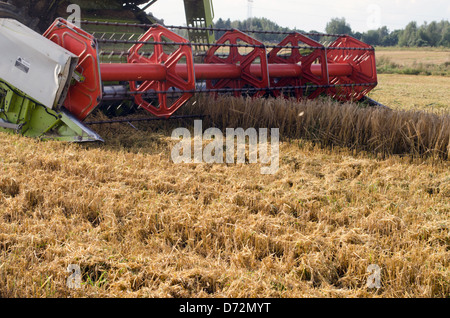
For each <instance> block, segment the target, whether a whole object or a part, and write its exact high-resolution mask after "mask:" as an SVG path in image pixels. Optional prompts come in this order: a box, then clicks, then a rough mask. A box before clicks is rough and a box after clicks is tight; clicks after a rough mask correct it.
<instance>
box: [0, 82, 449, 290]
mask: <svg viewBox="0 0 450 318" xmlns="http://www.w3.org/2000/svg"><path fill="white" fill-rule="evenodd" d="M379 81H380V85H379V87H378V88H377V90H376V91H375V92H374V93H372V94H371V97H372V98H374V99H376V100H379V101H380V102H382V103H385V104H386V105H388V106H391V107H392V108H394V109H395V110H396V111H400V112H401V111H404V110H405V111H406V110H411V109H413V110H417V109H420V110H423V111H431V113H433V114H435V113H436V111H438V112H439V117H432V116H431V115H430V117H426V118H427V120H428V119H429V122H432V123H435V124H436V126H433V127H437V128H436V129H438V128H439V127H441V128H440V129H441V141H439V140H435V141H434V142H435V143H436V147H437V148H438V142H439V145H440V146H442V145H444V147H448V146H447V145H448V140H449V137H448V135H445V134H446V133H447V134H448V130H445V127H448V123H449V121H448V116H449V113H448V112H449V110H450V108H449V107H450V106H449V104H448V101H449V97H450V96H449V95H448V94H449V91H450V90H449V77H431V76H426V77H425V76H412V77H411V76H406V75H387V74H386V75H384V74H382V75H380V76H379ZM209 103H210V104H208V101H207V100H205V99H201V98H200V99H198V101H197V104H195V105H193V106H191V109H192V112H194V113H195V112H197V111H199V109H201V108H202V107H207V105H209V106H210V107H211V108H212V107H217V108H216V109H215V110H211V108H210V110H209V111H210V113H214V112H216V113H219V114H220V113H223V116H220V115H217V114H216V115H217V116H216V117H215V118H214V122H215V124H216V125H218V126H219V127H221V128H222V126H223V125H228V124H229V125H230V126H228V127H239V125H240V124H242V125H244V124H245V123H247V124H249V125H251V120H252V116H256V117H258V116H259V115H260V114H259V113H258V112H257V111H252V112H250V114H249V113H247V115H245V114H242V113H240V111H241V110H240V108H239V107H241V106H240V105H241V104H242V105H244V106H245V105H247V106H248V107H252V105H250V104H251V102H249V101H245V100H231V99H230V100H228V101H225V102H224V101H222V105H219V103H218V102H217V103H215V102H211V101H209ZM227 103H228V104H227ZM271 103H272V104H274V103H277V102H276V101H268V102H267V103H266V104H263V106H264V107H266V106H267V105H268V104H271ZM283 103H284V102H279V104H282V105H284V104H283ZM330 105H331V106H330ZM301 107H304V109H305V112H306V113H305V115H304V116H305V118H310V117H308V116H310V114H309V113H308V111H309V110H311V109H312V107H325V108H323V109H327V108H326V107H334V109H336V108H338V107H342V108H343V109H344V110H345V111H346V113H344V115H345V114H359V112H357V111H356V110H355V109H356V108H355V106H354V105H343V106H342V105H339V104H333V103H331V102H329V101H316V102H307V103H304V104H303V106H301ZM188 108H189V107H188ZM265 109H266V108H265ZM267 109H268V110H271V108H267ZM330 109H332V108H330ZM186 111H189V109H187V110H186ZM321 113H322V114H324V113H326V112H321ZM297 114H298V113H297ZM330 114H331V115H332V114H333V113H332V112H330ZM378 114H379V113H378V112H373V117H371V118H373V120H375V118H379V117H376V116H378ZM299 115H302V116H303V114H302V113H300V114H299ZM299 115H297V116H294V117H295V118H297V119H295V118H294V119H295V120H300V119H298V117H299ZM423 115H424V116H425V113H423ZM96 116H97V118H102V116H103V115H100V114H97V115H96ZM270 116H272V117H270ZM277 116H278V115H276V114H274V113H270V114H269V117H268V118H269V119H270V118H272V119H273V121H274V122H275V123H278V124H279V123H280V122H281V124H282V125H283V126H284V127H292V128H289V129H290V130H288V128H285V130H283V131H291V132H295V129H296V128H295V127H299V126H295V125H294V124H292V126H288V125H287V123H286V118H288V117H277ZM279 116H281V115H279ZM285 116H286V115H285ZM311 116H312V115H311ZM324 116H325V115H324ZM361 116H363V115H362V114H361ZM404 116H405V117H406V119H405V122H408V121H410V122H412V121H413V120H415V118H416V117H415V116H416V114H415V113H407V114H405V115H404ZM445 116H447V117H446V118H447V121H445V119H443V118H445ZM391 117H395V116H394V115H392V116H391ZM277 118H279V119H280V121H277ZM281 118H284V121H281ZM342 118H344V119H342ZM338 119H339V120H340V119H342V120H341V121H342V122H349V119H348V118H346V117H338ZM305 120H306V119H305ZM308 120H309V119H308ZM396 120H400V119H396ZM386 122H388V121H386ZM396 122H397V121H394V119H392V126H395V123H396ZM335 123H336V122H335ZM388 123H391V122H390V121H389V122H388ZM439 123H441V124H439ZM188 124H189V122H170V123H148V124H136V125H135V127H136V128H138V129H139V130H135V129H134V128H133V127H130V126H129V125H126V124H123V125H119V124H112V125H104V126H94V127H93V128H94V129H95V130H96V131H97V132H99V133H100V135H102V136H103V137H104V138H105V143H104V144H100V145H98V144H95V145H74V144H64V143H57V142H38V141H36V140H30V139H26V138H21V137H18V136H10V135H7V134H0V141H1V143H2V145H3V146H2V147H3V151H2V152H1V154H0V162H1V169H2V171H3V173H2V176H1V177H0V297H69V296H70V297H289V298H292V297H449V296H450V266H449V265H450V230H449V228H450V219H449V211H450V170H449V168H450V165H449V161H448V152H447V153H446V154H445V151H446V150H447V151H450V149H444V148H442V149H441V148H439V149H440V150H439V149H438V150H437V151H436V152H435V153H433V152H428V153H427V152H426V151H425V153H420V151H421V149H422V148H421V146H420V144H418V145H410V147H409V148H405V149H409V151H411V153H403V154H399V155H391V154H390V152H395V151H396V150H398V151H399V152H401V150H403V148H402V149H397V148H392V147H390V146H391V145H390V144H389V142H394V141H395V140H397V139H396V138H400V137H401V136H396V135H395V134H394V133H393V132H390V131H381V132H380V134H381V135H382V136H384V138H385V139H382V140H381V139H380V142H379V143H378V144H377V143H376V142H377V140H376V138H375V137H370V136H369V137H366V136H362V135H364V134H365V132H361V136H356V137H355V138H352V140H353V141H354V144H351V143H345V145H344V144H343V145H342V146H340V145H338V144H337V143H336V142H335V139H336V138H337V137H339V135H337V134H334V131H333V130H332V128H329V129H330V133H333V135H328V136H323V135H321V134H320V133H319V132H318V133H317V136H315V137H316V138H317V140H315V139H314V138H312V137H314V136H309V137H311V138H306V137H305V138H303V139H299V138H295V137H293V136H292V135H291V136H289V138H283V134H282V133H281V137H282V143H281V145H280V168H279V170H278V172H276V174H274V175H262V174H260V173H259V171H260V165H259V164H236V165H234V164H182V165H177V164H174V163H173V162H171V159H170V154H171V149H172V147H173V146H174V144H175V143H176V141H173V140H171V138H170V137H171V132H172V130H173V129H175V128H177V127H179V126H185V125H188ZM191 124H192V122H191ZM349 125H352V123H350V124H349ZM355 125H356V123H355ZM439 125H441V126H439ZM374 126H376V127H383V128H384V127H388V126H383V123H382V122H381V121H378V122H377V123H375V124H374ZM225 127H227V126H225ZM302 127H303V126H302ZM364 127H369V126H364ZM412 127H415V129H416V133H417V134H418V133H419V131H418V127H421V126H420V125H417V126H412ZM442 127H443V128H442ZM206 128H207V127H206V124H205V127H204V129H206ZM344 128H345V127H343V128H342V131H344ZM388 128H389V127H388ZM391 128H392V129H393V128H394V127H391ZM430 129H431V128H430ZM321 131H324V130H321ZM373 133H374V134H375V133H377V132H373ZM412 133H413V134H414V131H413V132H412ZM292 134H294V133H292ZM342 134H344V133H342ZM348 134H351V132H348ZM430 134H431V132H430ZM425 135H426V134H424V135H421V136H423V138H424V139H423V140H419V141H420V142H421V143H422V142H423V143H424V142H425V141H424V140H425V137H424V136H425ZM330 136H332V137H333V138H331V137H330ZM374 136H375V135H374ZM364 138H369V140H370V145H373V149H364V147H362V146H363V145H358V144H357V142H358V140H363V141H364V140H365V139H364ZM405 138H410V139H411V140H412V139H413V137H411V136H409V137H408V136H406V135H405ZM445 138H447V139H445ZM446 140H447V143H445V142H446ZM382 149H384V150H385V151H381V150H382ZM371 150H373V151H371ZM70 264H77V265H79V266H80V269H81V274H82V287H81V289H69V288H68V287H67V285H66V280H67V278H68V277H69V275H70V273H68V272H66V269H67V267H68V266H69V265H70ZM372 264H374V265H377V266H379V267H380V268H381V276H380V277H381V288H379V289H377V288H368V287H367V286H366V284H367V281H368V279H369V275H371V273H370V272H368V268H369V266H370V265H372Z"/></svg>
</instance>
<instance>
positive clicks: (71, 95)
mask: <svg viewBox="0 0 450 318" xmlns="http://www.w3.org/2000/svg"><path fill="white" fill-rule="evenodd" d="M7 23H8V25H9V27H8V28H6V27H5V25H6V24H7ZM83 26H86V27H90V28H92V29H95V28H97V29H100V30H102V31H100V32H98V31H96V32H92V34H90V33H88V32H87V31H85V30H83V29H81V28H78V27H77V26H75V25H73V24H71V23H69V22H67V21H66V20H64V19H61V18H58V19H57V20H56V21H55V22H54V23H53V24H52V25H51V26H50V27H49V28H48V30H47V31H46V32H44V34H43V36H39V35H37V34H35V33H33V31H31V30H29V29H28V30H26V29H27V28H26V27H25V26H23V25H21V24H20V23H18V22H15V23H14V24H11V22H10V21H8V20H1V23H0V43H2V42H1V41H6V39H8V41H9V42H8V47H10V48H11V51H10V53H9V54H10V55H11V54H12V55H11V56H10V57H9V58H1V59H0V78H2V80H3V81H4V82H5V83H4V84H5V85H8V87H10V88H11V89H12V88H14V89H16V90H18V91H20V92H22V93H17V92H16V95H19V96H22V95H27V96H29V97H30V98H31V99H32V100H33V101H34V102H35V103H36V105H41V106H40V107H45V112H46V113H49V112H51V111H53V112H56V113H55V114H51V115H49V118H52V117H55V116H56V117H55V118H57V117H58V116H60V114H61V113H64V114H67V113H68V114H70V115H71V116H72V117H73V118H74V119H75V120H76V123H77V126H78V127H80V125H81V126H83V125H82V122H83V121H84V120H85V119H86V118H87V117H88V116H89V114H91V113H92V111H94V110H95V109H96V108H98V107H103V106H104V105H107V104H108V103H112V102H114V101H115V102H120V101H124V100H130V99H131V100H133V102H134V104H135V105H136V107H138V108H142V109H145V110H147V111H148V112H149V113H150V114H151V115H152V116H153V117H156V118H164V119H168V118H170V117H172V116H173V115H174V114H175V113H176V112H177V110H178V109H180V107H182V106H183V105H184V104H186V102H187V101H188V100H189V99H190V98H192V96H194V94H197V93H207V94H212V95H213V96H214V95H217V94H230V95H232V96H250V97H253V98H260V97H268V96H272V97H283V96H284V97H286V98H297V99H303V98H309V99H314V98H318V97H319V96H322V95H328V96H330V97H332V98H334V99H336V100H339V101H352V102H360V101H363V100H365V99H366V96H367V94H368V93H369V92H370V91H371V90H372V89H373V88H374V87H375V86H376V85H377V73H376V65H375V51H374V48H373V47H372V46H370V45H367V44H365V43H363V42H361V41H359V40H356V39H354V38H352V37H350V36H347V35H330V34H315V36H320V37H322V38H324V39H327V40H330V39H333V40H332V41H331V42H330V43H329V45H324V44H323V43H320V42H317V41H315V40H313V39H312V38H310V37H308V34H300V33H297V32H292V33H286V34H285V35H286V37H285V39H284V40H283V41H282V42H281V43H279V44H276V45H275V44H267V43H263V42H261V41H258V40H257V39H256V38H255V37H254V36H252V35H251V34H256V35H257V33H258V32H255V31H251V30H250V31H245V32H243V31H239V30H235V29H229V30H222V29H221V30H220V31H225V33H224V35H223V36H222V37H221V38H220V39H219V40H218V41H216V42H215V43H209V42H190V41H188V40H187V39H185V38H183V37H182V36H181V35H179V33H180V32H179V31H183V30H184V31H185V30H187V31H189V32H196V31H202V32H209V31H218V30H219V29H213V28H200V27H195V26H186V27H174V26H169V27H167V26H162V25H159V24H150V25H148V24H129V23H113V22H99V21H83ZM118 27H120V28H121V29H122V30H126V29H128V28H129V29H133V31H132V32H135V31H136V29H138V30H143V33H142V34H141V35H139V36H135V34H132V35H131V36H130V35H129V33H127V32H126V31H121V32H117V31H112V32H107V31H104V30H105V29H107V28H115V30H117V28H118ZM7 29H8V30H13V31H8V30H7ZM24 30H26V31H24ZM11 32H19V33H20V34H22V33H23V34H33V39H38V38H40V39H39V41H40V42H42V44H41V46H36V45H33V44H31V43H30V44H29V45H27V42H26V41H20V40H19V38H20V37H18V39H17V40H14V37H11V36H10V33H11ZM50 43H51V45H50ZM44 47H45V48H44ZM40 50H41V51H40ZM39 51H40V52H39ZM47 51H51V53H52V54H53V55H56V56H59V55H62V56H64V57H66V60H62V62H61V63H60V64H58V65H59V68H58V71H57V72H56V73H55V68H54V67H53V68H50V67H48V68H47V65H46V64H45V63H44V62H38V61H39V60H37V57H35V56H34V55H36V56H39V55H43V54H45V52H47ZM53 51H54V52H53ZM58 54H59V55H58ZM29 56H33V60H36V61H37V62H36V63H33V64H39V66H37V65H33V67H37V68H38V69H45V71H44V70H43V71H42V74H43V75H44V74H47V73H49V74H50V73H51V74H53V75H54V76H55V78H58V79H59V80H58V81H53V82H52V83H53V91H54V92H56V93H57V94H54V95H55V96H53V95H50V97H49V96H46V97H48V98H50V99H52V98H53V99H54V102H53V104H51V103H48V101H47V99H48V98H44V96H39V95H34V94H33V92H35V91H42V89H44V88H46V87H47V88H48V86H47V85H48V81H45V82H44V81H36V80H35V79H32V78H31V77H30V78H27V77H24V76H22V77H21V78H20V80H19V81H14V80H13V79H12V78H8V77H6V74H3V73H5V72H7V71H6V70H7V69H8V68H10V67H13V65H11V63H19V64H20V62H17V61H18V58H19V57H29ZM30 59H31V57H30ZM26 60H27V59H26V58H24V59H23V62H22V64H23V65H25V66H22V67H26V65H27V64H26V63H27V62H26ZM16 68H17V67H16ZM30 69H31V66H30ZM15 71H16V72H20V66H19V69H16V70H15ZM21 75H22V74H21ZM14 89H13V91H14ZM0 93H1V91H0ZM0 96H1V95H0ZM5 96H6V95H5ZM11 96H12V95H11ZM58 96H59V97H60V98H59V99H61V97H64V98H63V100H59V101H58V102H56V101H55V100H56V99H58ZM6 105H8V103H7V102H6V99H5V98H3V100H2V103H1V104H0V118H3V119H2V120H3V121H2V122H0V127H3V128H4V129H6V130H8V129H10V127H11V126H10V125H16V126H14V127H15V128H16V129H15V130H16V131H17V132H18V133H22V134H25V133H24V131H23V130H21V129H20V127H18V126H20V125H22V126H23V127H25V125H26V123H28V119H27V117H26V116H17V114H15V115H14V114H10V112H11V111H12V112H14V111H15V112H18V111H19V112H20V114H22V113H23V111H22V110H19V108H20V107H16V110H11V109H10V108H11V107H9V108H8V107H7V106H6ZM58 105H59V106H58ZM29 113H30V114H32V113H33V112H32V111H31V110H30V111H29ZM60 124H61V123H59V124H58V125H60ZM52 125H53V126H54V127H53V128H50V129H44V131H42V135H41V136H40V137H41V138H47V137H48V136H53V138H56V139H58V138H59V137H58V133H57V132H56V133H55V129H54V128H55V127H59V126H58V125H55V124H54V123H53V124H52ZM23 127H22V128H23ZM50 132H51V133H50ZM86 133H87V134H88V135H89V136H90V137H88V138H87V137H85V134H86ZM77 134H78V135H77ZM83 134H84V135H83ZM46 136H47V137H46ZM83 136H84V137H83ZM96 139H97V140H98V139H100V137H98V136H96V134H95V133H93V132H92V131H90V130H88V129H86V130H85V132H83V133H82V136H80V135H79V132H77V133H74V138H73V140H74V141H80V140H81V141H90V140H96Z"/></svg>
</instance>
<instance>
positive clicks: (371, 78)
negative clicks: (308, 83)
mask: <svg viewBox="0 0 450 318" xmlns="http://www.w3.org/2000/svg"><path fill="white" fill-rule="evenodd" d="M333 47H336V48H366V49H367V50H350V49H348V50H347V49H344V50H343V49H339V50H333V49H332V48H333ZM327 59H328V63H334V64H342V63H347V64H350V65H351V66H352V69H353V71H352V73H351V74H349V75H346V76H330V84H332V85H341V84H355V86H353V87H339V86H337V87H331V88H330V89H329V90H328V93H329V95H330V96H331V97H333V98H335V99H338V100H341V101H359V100H360V99H361V98H363V97H364V96H366V95H367V94H368V93H369V92H370V91H371V90H372V89H374V88H375V86H376V83H377V82H378V79H377V68H376V63H375V51H374V50H373V47H372V46H370V45H368V44H366V43H364V42H361V41H359V40H357V39H355V38H353V37H351V36H341V37H339V38H338V39H337V40H336V41H334V42H333V43H332V44H331V45H330V48H329V49H328V54H327ZM372 83H373V85H370V86H358V85H356V84H372Z"/></svg>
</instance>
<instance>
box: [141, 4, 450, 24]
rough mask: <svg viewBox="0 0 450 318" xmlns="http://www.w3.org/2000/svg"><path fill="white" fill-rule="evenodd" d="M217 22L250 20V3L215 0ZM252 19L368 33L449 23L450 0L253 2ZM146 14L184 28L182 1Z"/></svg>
mask: <svg viewBox="0 0 450 318" xmlns="http://www.w3.org/2000/svg"><path fill="white" fill-rule="evenodd" d="M212 1H213V5H214V12H215V18H214V21H216V20H217V19H219V18H222V19H224V20H226V19H231V20H244V19H247V18H248V17H249V5H248V2H249V1H248V0H226V1H224V0H222V1H219V0H212ZM251 8H252V9H251V10H250V13H251V16H252V17H257V18H262V17H264V18H268V19H270V20H272V21H274V22H276V23H277V24H278V25H280V26H282V27H289V28H297V29H300V30H304V31H311V30H315V31H319V32H324V31H325V27H326V24H327V22H329V21H330V20H331V19H332V18H345V19H346V21H347V23H349V24H350V26H351V27H352V30H353V31H355V32H356V31H359V32H365V31H367V30H371V29H378V28H379V27H381V26H387V27H388V29H389V30H390V31H393V30H396V29H403V28H405V26H406V25H407V24H408V23H409V22H411V21H416V22H417V23H418V24H419V25H421V24H423V23H424V22H425V21H426V22H431V21H441V20H450V1H449V0H378V1H374V0H357V1H355V0H321V1H318V0H310V1H305V0H299V1H295V0H276V1H273V0H253V5H252V6H251ZM147 11H150V12H152V13H153V15H154V16H155V17H157V18H159V19H164V23H165V24H166V25H185V24H186V19H185V15H184V3H183V0H158V1H157V2H156V3H155V4H154V5H152V6H151V7H150V8H149V9H148V10H147Z"/></svg>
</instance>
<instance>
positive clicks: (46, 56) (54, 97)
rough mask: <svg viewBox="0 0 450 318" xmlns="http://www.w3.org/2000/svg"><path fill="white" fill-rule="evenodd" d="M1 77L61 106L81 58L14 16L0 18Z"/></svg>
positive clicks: (50, 104) (43, 101) (42, 101)
mask: <svg viewBox="0 0 450 318" xmlns="http://www.w3.org/2000/svg"><path fill="white" fill-rule="evenodd" d="M0 49H1V54H0V80H1V81H3V82H6V83H8V84H10V85H12V86H14V87H16V88H18V89H19V90H21V91H22V92H24V93H25V94H27V95H28V96H30V97H31V98H33V99H34V100H36V101H37V102H39V103H40V104H42V105H44V106H46V107H48V108H50V109H53V108H58V107H59V106H60V105H61V104H62V102H63V101H64V99H65V94H66V90H67V87H68V85H69V84H70V81H71V79H72V74H73V70H74V68H75V65H76V63H77V61H78V57H77V56H75V55H74V54H72V53H71V52H69V51H67V50H66V49H64V48H62V47H60V46H59V45H57V44H55V43H53V42H52V41H50V40H48V39H46V38H45V37H43V36H42V35H40V34H39V33H37V32H35V31H33V30H31V29H29V28H28V27H26V26H24V25H23V24H21V23H20V22H18V21H16V20H13V19H0Z"/></svg>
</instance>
